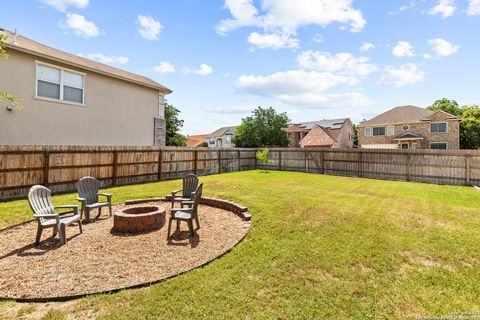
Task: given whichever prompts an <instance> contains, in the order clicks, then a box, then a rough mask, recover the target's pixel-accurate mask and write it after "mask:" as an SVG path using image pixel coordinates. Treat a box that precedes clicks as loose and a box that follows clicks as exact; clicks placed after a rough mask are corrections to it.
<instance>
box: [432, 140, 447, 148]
mask: <svg viewBox="0 0 480 320" xmlns="http://www.w3.org/2000/svg"><path fill="white" fill-rule="evenodd" d="M430 149H443V150H446V149H447V143H446V142H430Z"/></svg>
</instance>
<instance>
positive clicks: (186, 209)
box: [171, 208, 193, 213]
mask: <svg viewBox="0 0 480 320" xmlns="http://www.w3.org/2000/svg"><path fill="white" fill-rule="evenodd" d="M177 211H193V208H173V209H172V211H171V212H172V213H174V212H177Z"/></svg>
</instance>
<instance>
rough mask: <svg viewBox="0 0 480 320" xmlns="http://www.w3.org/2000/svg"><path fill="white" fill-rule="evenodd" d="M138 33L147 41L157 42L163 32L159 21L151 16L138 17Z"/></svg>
mask: <svg viewBox="0 0 480 320" xmlns="http://www.w3.org/2000/svg"><path fill="white" fill-rule="evenodd" d="M137 23H138V25H139V27H138V33H139V34H140V36H142V38H144V39H147V40H157V39H158V36H159V34H160V31H161V30H162V25H161V24H160V22H159V21H157V20H155V19H154V18H152V17H150V16H142V15H138V16H137Z"/></svg>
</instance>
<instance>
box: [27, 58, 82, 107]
mask: <svg viewBox="0 0 480 320" xmlns="http://www.w3.org/2000/svg"><path fill="white" fill-rule="evenodd" d="M39 65H41V66H45V67H49V68H53V69H57V70H59V71H60V98H59V99H56V98H50V97H45V96H40V95H38V81H39V77H38V66H39ZM64 71H67V72H70V73H74V74H77V75H80V76H82V88H81V90H82V102H81V103H80V102H75V101H69V100H64V99H63V98H64V96H63V91H64V86H65V84H64V81H63V78H64V76H63V72H64ZM86 78H87V74H86V73H84V72H80V71H76V70H72V69H69V68H64V67H60V66H57V65H54V64H51V63H47V62H43V61H38V60H35V96H34V99H37V100H44V101H51V102H58V103H63V104H69V105H74V106H81V107H85V106H86V104H85V82H86ZM69 87H70V86H69ZM72 88H74V87H72ZM75 89H80V88H75Z"/></svg>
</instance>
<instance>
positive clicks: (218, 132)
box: [207, 126, 237, 138]
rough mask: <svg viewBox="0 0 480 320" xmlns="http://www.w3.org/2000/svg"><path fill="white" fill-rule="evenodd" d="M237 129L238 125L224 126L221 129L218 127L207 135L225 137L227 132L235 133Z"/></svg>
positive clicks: (208, 136) (209, 136)
mask: <svg viewBox="0 0 480 320" xmlns="http://www.w3.org/2000/svg"><path fill="white" fill-rule="evenodd" d="M235 129H237V126H232V127H222V128H220V129H217V130H215V131H213V132H212V133H210V134H209V135H207V138H217V137H223V136H224V135H225V134H227V133H229V132H230V133H231V134H234V133H235Z"/></svg>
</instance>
